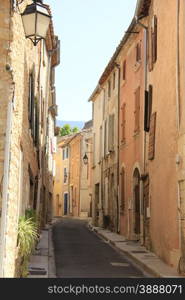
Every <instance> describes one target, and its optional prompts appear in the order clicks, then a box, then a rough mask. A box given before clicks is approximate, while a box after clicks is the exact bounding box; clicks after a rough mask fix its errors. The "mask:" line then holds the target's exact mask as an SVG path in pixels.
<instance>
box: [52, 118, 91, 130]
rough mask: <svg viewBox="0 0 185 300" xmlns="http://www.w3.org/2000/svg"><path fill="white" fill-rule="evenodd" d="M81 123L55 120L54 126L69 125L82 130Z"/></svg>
mask: <svg viewBox="0 0 185 300" xmlns="http://www.w3.org/2000/svg"><path fill="white" fill-rule="evenodd" d="M84 123H85V122H83V121H61V120H57V121H56V125H57V126H59V127H62V126H64V125H65V124H69V125H70V126H71V127H72V128H73V127H78V128H79V129H82V128H83V126H84Z"/></svg>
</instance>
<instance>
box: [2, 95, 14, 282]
mask: <svg viewBox="0 0 185 300" xmlns="http://www.w3.org/2000/svg"><path fill="white" fill-rule="evenodd" d="M13 100H14V92H13V98H12V101H10V102H9V103H8V111H7V124H6V136H5V150H4V172H3V189H2V211H1V235H0V277H1V278H3V277H4V258H5V253H6V234H7V232H6V230H7V217H8V206H9V193H8V186H9V171H10V159H11V156H10V155H11V152H10V148H11V130H12V118H13Z"/></svg>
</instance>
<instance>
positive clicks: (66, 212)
mask: <svg viewBox="0 0 185 300" xmlns="http://www.w3.org/2000/svg"><path fill="white" fill-rule="evenodd" d="M67 214H68V193H65V194H64V216H66V215H67Z"/></svg>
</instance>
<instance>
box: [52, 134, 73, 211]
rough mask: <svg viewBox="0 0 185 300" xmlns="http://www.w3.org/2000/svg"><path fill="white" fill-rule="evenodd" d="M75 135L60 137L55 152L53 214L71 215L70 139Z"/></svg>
mask: <svg viewBox="0 0 185 300" xmlns="http://www.w3.org/2000/svg"><path fill="white" fill-rule="evenodd" d="M72 138H73V135H67V136H64V137H58V141H57V152H56V153H55V154H54V161H55V167H56V172H55V176H54V195H53V216H65V215H70V213H71V205H70V202H69V200H70V199H69V159H70V152H69V151H70V148H69V141H70V140H71V139H72Z"/></svg>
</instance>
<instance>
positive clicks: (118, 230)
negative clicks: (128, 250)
mask: <svg viewBox="0 0 185 300" xmlns="http://www.w3.org/2000/svg"><path fill="white" fill-rule="evenodd" d="M115 67H116V68H117V69H118V126H117V130H118V139H117V140H118V145H117V199H116V205H117V219H116V222H117V224H116V230H117V233H119V232H120V205H119V203H120V199H119V198H120V197H119V195H120V192H119V173H120V170H119V162H120V159H119V142H120V141H119V136H120V128H119V125H120V124H119V121H120V73H121V72H120V65H119V64H118V63H115Z"/></svg>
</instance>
